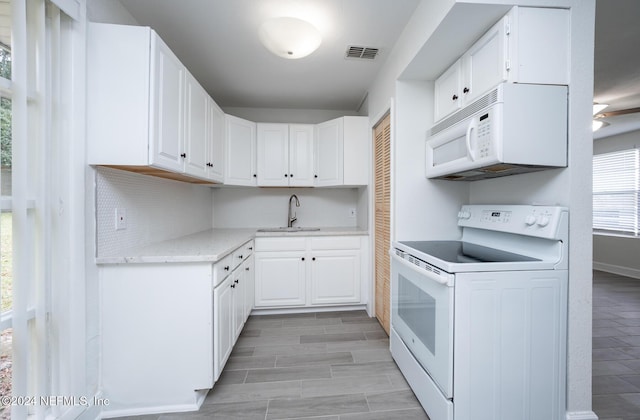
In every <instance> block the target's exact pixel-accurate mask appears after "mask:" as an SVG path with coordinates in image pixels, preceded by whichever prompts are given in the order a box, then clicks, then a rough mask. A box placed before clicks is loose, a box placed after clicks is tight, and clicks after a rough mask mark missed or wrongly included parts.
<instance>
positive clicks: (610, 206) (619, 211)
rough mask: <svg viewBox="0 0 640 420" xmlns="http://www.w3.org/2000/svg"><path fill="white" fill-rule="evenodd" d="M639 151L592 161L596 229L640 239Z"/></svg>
mask: <svg viewBox="0 0 640 420" xmlns="http://www.w3.org/2000/svg"><path fill="white" fill-rule="evenodd" d="M639 157H640V153H639V151H638V149H628V150H621V151H617V152H611V153H604V154H601V155H596V156H594V157H593V228H594V230H600V231H609V232H616V233H622V234H629V235H633V236H638V234H639V233H640V232H639V226H638V207H639V206H638V197H639V192H640V191H639V184H640V182H639V180H640V159H639Z"/></svg>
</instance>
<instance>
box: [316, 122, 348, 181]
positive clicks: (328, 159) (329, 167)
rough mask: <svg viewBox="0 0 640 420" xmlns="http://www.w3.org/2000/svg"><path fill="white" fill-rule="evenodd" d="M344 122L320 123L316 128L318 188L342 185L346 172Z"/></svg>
mask: <svg viewBox="0 0 640 420" xmlns="http://www.w3.org/2000/svg"><path fill="white" fill-rule="evenodd" d="M343 140H344V120H343V119H342V118H336V119H334V120H330V121H326V122H323V123H320V124H318V125H317V126H316V156H315V160H316V171H315V174H314V178H315V185H316V186H330V185H342V183H343V173H344V172H343V171H344V160H343V159H344V155H343V150H344V146H343Z"/></svg>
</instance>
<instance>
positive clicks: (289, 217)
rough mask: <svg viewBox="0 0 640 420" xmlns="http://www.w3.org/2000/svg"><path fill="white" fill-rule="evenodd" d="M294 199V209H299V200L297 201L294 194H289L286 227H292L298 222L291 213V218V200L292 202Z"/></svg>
mask: <svg viewBox="0 0 640 420" xmlns="http://www.w3.org/2000/svg"><path fill="white" fill-rule="evenodd" d="M294 198H295V199H296V207H300V200H298V196H297V195H295V194H291V197H289V214H287V227H292V226H293V222H295V221H296V220H298V218H297V217H296V214H295V213H293V216H291V200H293V199H294Z"/></svg>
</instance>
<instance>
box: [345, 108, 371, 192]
mask: <svg viewBox="0 0 640 420" xmlns="http://www.w3.org/2000/svg"><path fill="white" fill-rule="evenodd" d="M343 120H344V127H343V132H344V135H343V137H344V140H343V142H344V152H343V160H344V173H343V184H344V185H368V184H369V178H370V176H371V174H370V171H371V169H370V168H371V144H372V142H373V140H372V131H371V128H370V126H369V117H356V116H349V117H343Z"/></svg>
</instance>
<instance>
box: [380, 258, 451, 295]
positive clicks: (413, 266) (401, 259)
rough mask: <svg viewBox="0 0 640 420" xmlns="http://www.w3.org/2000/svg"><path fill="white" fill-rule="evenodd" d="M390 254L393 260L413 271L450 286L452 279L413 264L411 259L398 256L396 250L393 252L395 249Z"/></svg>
mask: <svg viewBox="0 0 640 420" xmlns="http://www.w3.org/2000/svg"><path fill="white" fill-rule="evenodd" d="M389 254H391V258H393V260H394V261H395V262H397V263H400V264H402V265H404V266H405V267H407V268H409V269H411V270H412V271H415V272H416V273H419V274H420V275H421V276H425V277H426V278H428V279H429V280H432V281H435V282H436V283H440V284H442V285H445V286H448V285H449V283H450V279H447V278H441V277H438V276H437V275H435V274H433V273H431V272H429V271H427V270H423V269H421V268H420V267H418V266H416V265H415V264H411V263H410V262H409V261H407V260H405V259H403V258H400V257H398V256H397V255H396V254H395V252H393V250H390V251H389Z"/></svg>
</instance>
